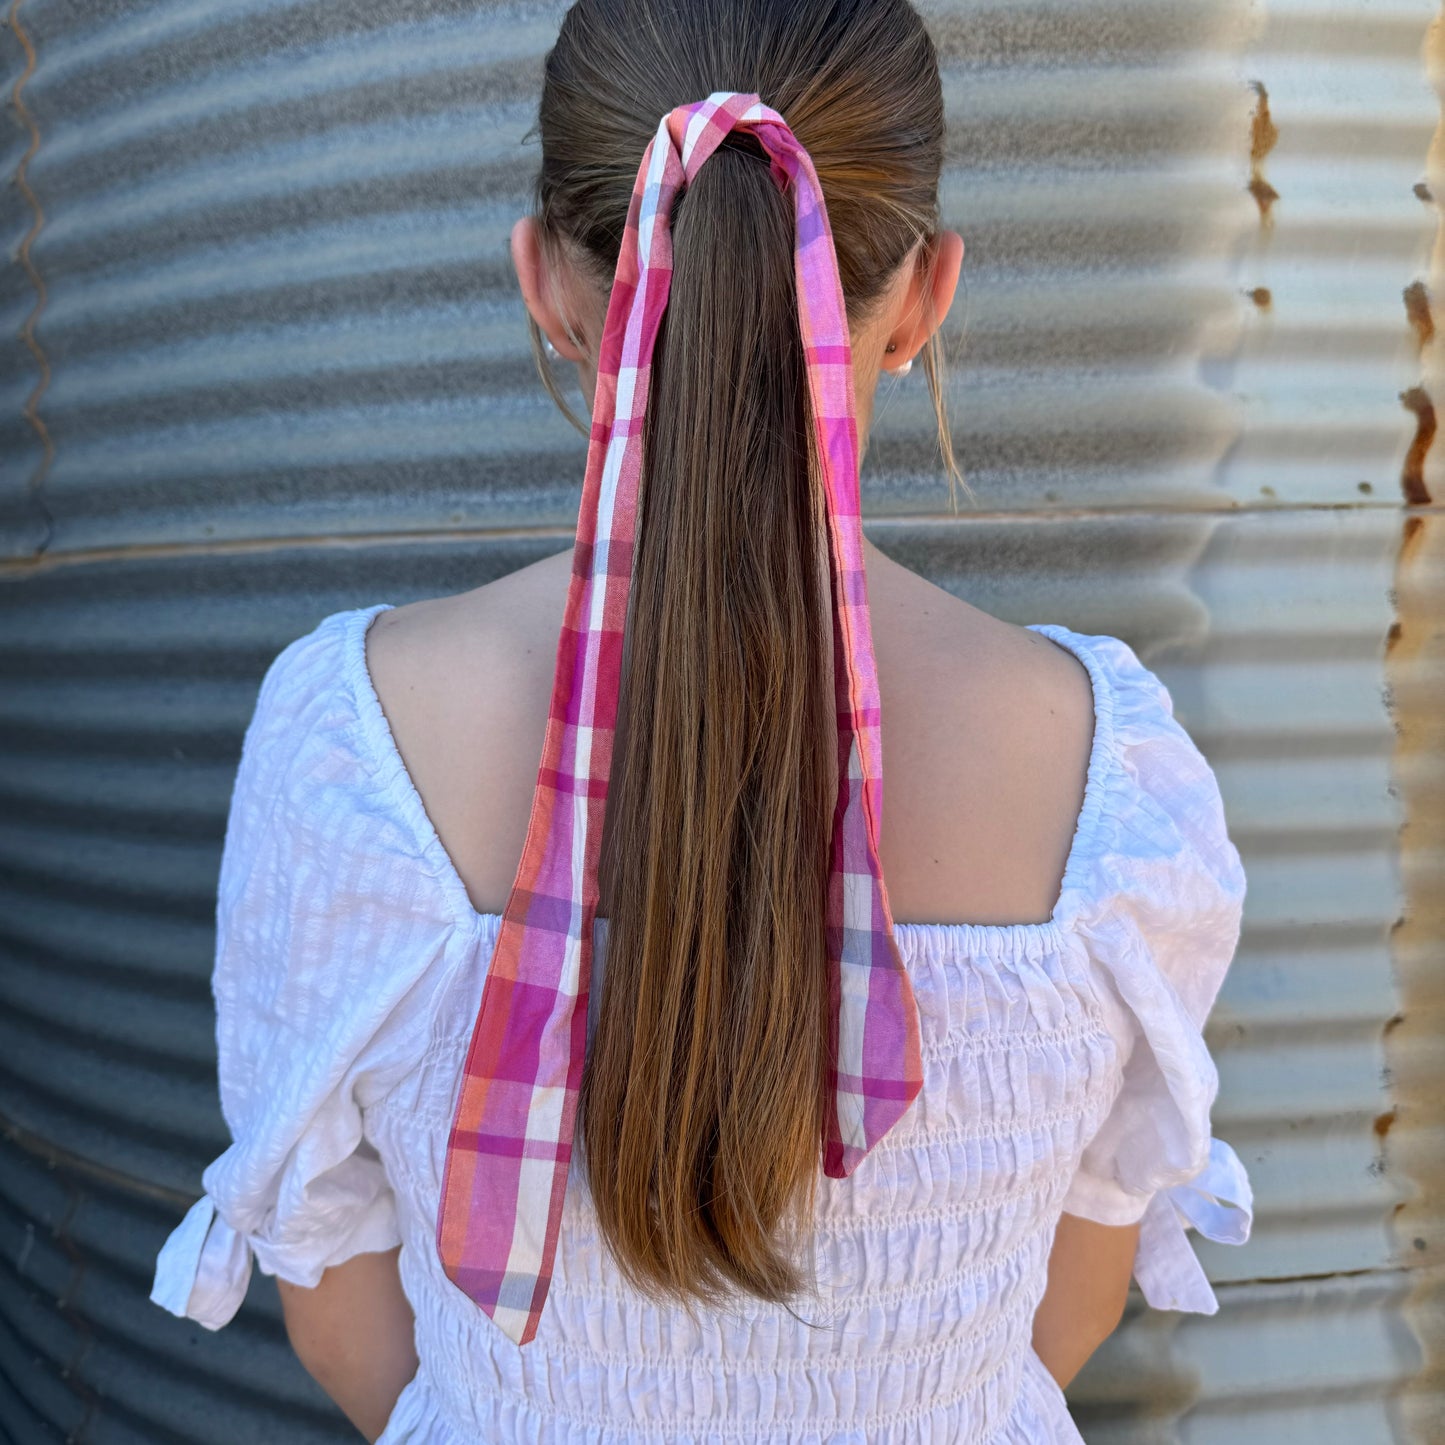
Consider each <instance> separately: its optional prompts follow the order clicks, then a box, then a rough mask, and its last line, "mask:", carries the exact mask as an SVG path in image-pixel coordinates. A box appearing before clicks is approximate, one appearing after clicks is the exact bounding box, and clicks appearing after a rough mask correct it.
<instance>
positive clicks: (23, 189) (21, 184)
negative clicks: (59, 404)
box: [6, 0, 55, 556]
mask: <svg viewBox="0 0 1445 1445" xmlns="http://www.w3.org/2000/svg"><path fill="white" fill-rule="evenodd" d="M6 19H7V20H8V22H9V25H10V28H11V30H13V31H14V32H15V38H16V39H17V40H18V41H19V42H20V48H21V49H22V50H23V51H24V52H25V68H24V70H22V71H21V72H20V75H19V76H18V78H17V79H16V81H15V87H14V89H13V90H12V91H11V92H10V103H11V104H12V105H13V106H14V107H15V114H16V116H17V117H18V118H19V120H20V123H21V125H22V126H24V127H25V130H26V132H27V133H28V134H29V137H30V143H29V145H27V146H26V148H25V153H24V155H22V156H21V157H20V162H19V164H18V165H17V166H16V167H15V176H14V181H15V186H16V189H17V190H19V192H20V194H21V195H22V196H23V197H24V198H25V201H26V203H27V204H28V205H29V206H30V209H31V210H32V212H34V219H33V220H32V221H31V223H30V229H29V230H28V231H27V232H26V233H25V239H24V240H23V241H21V243H20V250H19V251H18V252H17V259H18V260H19V262H20V269H21V270H22V271H24V272H25V275H26V277H27V279H28V280H29V282H30V284H31V285H32V286H33V287H34V288H35V305H34V306H33V307H31V309H30V314H29V315H28V316H27V317H26V318H25V322H24V325H22V326H21V328H20V339H21V340H22V341H23V342H24V343H25V345H26V346H27V347H28V348H29V349H30V354H31V355H32V356H33V357H34V358H35V362H36V365H37V366H38V367H39V369H40V375H39V378H38V379H37V380H36V383H35V386H34V388H33V389H32V390H31V393H30V395H29V396H28V397H27V398H26V401H25V407H24V410H23V413H22V414H23V415H24V417H25V419H26V421H28V422H29V423H30V425H31V427H32V428H33V430H34V432H35V434H36V436H37V437H39V439H40V446H41V456H40V465H39V466H38V467H37V468H36V469H35V474H34V476H32V477H31V478H30V482H29V492H30V496H31V498H32V499H33V500H34V502H35V504H36V506H37V508H38V509H39V512H40V516H41V520H42V522H43V523H44V527H45V530H44V532H43V534H42V535H41V538H40V543H39V545H38V546H37V547H36V549H35V555H36V556H39V555H40V554H42V553H43V552H44V551H45V550H46V548H47V547H49V546H50V539H51V537H52V536H53V535H54V532H55V519H54V517H52V516H51V513H50V508H49V506H48V505H47V504H46V501H45V496H44V487H45V479H46V477H47V476H48V475H49V472H50V467H51V463H52V462H53V461H54V460H55V442H54V440H53V439H52V438H51V435H50V428H49V427H47V426H46V425H45V421H44V419H43V418H42V417H41V415H40V400H41V398H42V397H43V396H44V395H45V393H46V390H47V389H48V388H49V386H50V359H49V357H47V356H46V354H45V348H44V347H43V346H42V345H41V344H40V340H39V338H38V337H37V336H36V334H35V328H36V325H37V324H38V323H39V320H40V316H41V313H42V312H43V311H44V310H45V302H46V299H47V298H46V290H45V278H44V277H43V276H41V274H40V271H39V269H38V268H37V266H36V265H35V260H34V258H33V257H32V256H31V254H30V252H31V248H32V246H34V244H35V238H36V237H37V236H38V235H39V234H40V231H41V229H42V227H43V226H44V225H45V211H44V209H43V208H42V206H41V204H40V198H39V197H38V196H37V195H36V194H35V191H34V188H33V187H32V186H31V184H30V162H31V161H32V160H33V159H34V158H35V154H36V152H37V151H38V150H39V149H40V127H39V126H38V125H37V124H36V121H35V116H34V114H33V113H32V112H31V110H30V107H29V106H28V105H26V104H25V95H24V91H25V87H26V85H27V83H28V82H29V80H30V77H31V76H32V75H34V74H35V46H34V44H33V43H32V42H31V39H30V36H29V35H28V34H26V31H25V27H24V26H23V25H22V24H21V23H20V0H10V13H9V14H8V15H7V16H6Z"/></svg>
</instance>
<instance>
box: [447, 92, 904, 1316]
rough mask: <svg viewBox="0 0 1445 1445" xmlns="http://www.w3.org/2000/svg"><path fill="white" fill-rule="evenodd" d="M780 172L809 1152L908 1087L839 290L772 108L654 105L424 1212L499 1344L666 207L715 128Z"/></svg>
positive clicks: (520, 1255) (799, 163)
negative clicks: (819, 926) (805, 656)
mask: <svg viewBox="0 0 1445 1445" xmlns="http://www.w3.org/2000/svg"><path fill="white" fill-rule="evenodd" d="M734 129H741V130H746V131H750V132H752V133H753V134H754V135H756V136H757V138H758V140H759V141H760V142H761V143H762V145H763V147H764V149H765V150H766V152H767V154H768V156H769V157H770V158H771V161H772V166H771V171H772V175H773V178H774V180H775V181H776V182H777V184H778V186H779V188H780V189H782V190H784V191H787V190H788V189H789V188H790V187H791V189H792V193H793V196H794V201H795V209H796V217H797V230H796V242H795V265H796V275H797V291H798V310H799V318H800V322H801V328H802V337H803V343H804V346H805V349H806V356H807V370H808V385H809V393H810V396H811V400H812V412H813V418H814V424H815V427H816V432H817V452H818V455H819V457H820V459H821V463H822V473H823V475H822V480H823V484H824V487H825V490H826V497H827V518H828V531H829V558H830V570H831V575H832V590H833V644H834V646H833V654H834V678H835V681H836V688H837V717H838V767H839V792H838V808H837V813H836V816H835V819H834V831H833V861H832V873H831V883H830V888H829V898H828V922H827V940H826V942H827V958H828V970H829V994H830V1011H831V1016H832V1017H833V1018H834V1019H836V1026H835V1032H834V1037H833V1039H832V1048H831V1050H830V1083H831V1085H832V1095H833V1098H834V1100H835V1105H834V1107H833V1108H832V1109H831V1110H830V1111H829V1115H828V1119H827V1124H826V1128H825V1132H824V1138H823V1141H822V1143H823V1167H824V1171H825V1173H827V1174H828V1175H830V1176H831V1177H833V1178H843V1177H845V1176H847V1175H848V1174H850V1173H851V1172H852V1171H853V1170H854V1169H855V1168H856V1167H857V1165H858V1163H859V1161H860V1160H861V1159H862V1158H863V1157H864V1156H865V1155H866V1154H867V1153H868V1151H869V1150H870V1149H871V1148H872V1147H873V1146H874V1145H875V1144H876V1143H877V1142H878V1140H879V1139H880V1138H881V1137H882V1136H883V1135H884V1134H886V1133H887V1132H888V1130H889V1129H890V1128H891V1127H892V1126H893V1125H894V1124H895V1123H896V1122H897V1121H898V1119H899V1118H901V1117H902V1115H903V1114H904V1113H905V1112H906V1111H907V1109H908V1107H909V1105H910V1104H911V1103H912V1102H913V1100H914V1098H915V1097H916V1096H917V1094H918V1092H919V1090H920V1089H921V1087H922V1083H923V1067H922V1059H921V1055H920V1049H919V1026H918V1009H917V1004H916V1002H915V1000H914V996H913V990H912V987H911V985H910V984H909V981H908V977H907V975H906V973H905V972H904V969H903V965H902V961H901V959H900V958H899V955H898V950H897V946H896V944H895V942H894V939H893V920H892V917H891V914H890V912H889V908H888V895H887V891H886V889H885V888H884V884H883V877H882V871H881V869H880V867H879V862H878V838H879V830H880V823H881V817H882V806H883V777H882V746H881V736H880V730H879V723H880V719H879V701H878V679H877V674H876V668H875V664H874V657H873V640H872V634H871V629H870V626H869V618H868V596H867V588H866V580H865V577H864V570H863V537H862V529H861V525H860V519H859V496H858V490H859V489H858V462H859V458H858V432H857V425H856V421H855V419H854V414H853V369H852V354H851V351H850V346H849V336H848V324H847V315H846V312H845V310H844V302H843V290H842V285H841V283H840V281H839V278H838V263H837V257H836V255H835V254H834V250H833V236H832V231H831V230H830V228H829V225H828V215H827V211H826V209H825V207H824V204H823V193H822V189H821V187H820V186H819V183H818V177H817V173H816V172H815V171H814V169H813V163H812V161H811V159H810V158H809V156H808V153H807V151H805V150H804V149H803V147H802V146H801V145H800V144H799V143H798V141H797V139H796V137H795V136H794V135H793V132H792V131H791V130H790V129H789V127H788V125H787V123H786V122H785V121H784V120H783V118H782V116H781V115H779V114H778V112H777V111H775V110H773V109H772V108H771V107H769V106H766V105H764V104H763V103H762V101H761V100H760V99H759V97H758V96H756V95H750V94H743V93H738V92H733V91H716V92H714V93H713V94H712V95H710V96H709V97H708V98H707V99H706V100H704V101H697V102H694V103H693V104H690V105H683V106H679V107H677V109H675V110H673V111H672V112H670V113H669V114H668V115H667V116H665V117H664V118H663V120H662V122H661V123H660V124H659V126H658V128H657V133H656V135H655V136H654V137H653V139H652V141H651V142H650V143H649V144H648V147H647V150H646V152H645V153H644V155H643V158H642V165H641V168H640V170H639V172H638V176H637V182H636V185H635V187H634V189H633V193H632V201H631V205H630V207H629V209H628V215H627V229H626V233H625V235H624V237H623V241H622V248H621V254H620V255H619V256H618V260H617V274H616V278H615V280H614V283H613V287H612V294H611V299H610V301H609V304H608V309H607V320H606V326H605V330H604V333H603V338H602V346H601V354H600V357H599V362H598V373H597V393H596V397H595V399H594V402H593V409H592V430H591V437H590V441H589V445H588V453H587V472H586V477H585V480H584V482H583V487H582V504H581V510H580V512H579V515H578V519H577V543H576V551H575V555H574V559H573V570H572V579H571V583H570V587H569V590H568V594H567V608H566V613H565V615H564V619H563V624H562V632H561V635H560V638H559V640H558V645H557V670H556V677H555V681H554V684H553V691H552V707H551V713H550V716H549V719H548V723H547V732H546V737H545V740H544V743H543V750H542V763H541V767H540V769H539V771H538V775H537V790H536V794H535V796H534V798H533V802H532V813H531V820H530V822H529V825H528V830H527V841H526V845H525V847H524V850H523V853H522V860H521V863H520V865H519V867H518V870H517V877H516V880H515V882H514V884H513V886H512V892H511V896H510V897H509V899H508V901H507V906H506V909H505V912H504V913H503V917H502V924H501V930H500V933H499V936H498V939H497V944H496V948H495V951H494V953H493V955H492V959H491V964H490V968H489V971H488V974H487V979H486V984H485V986H484V988H483V991H482V1001H481V1008H480V1010H479V1012H478V1015H477V1021H476V1025H475V1028H474V1030H473V1033H472V1040H471V1046H470V1048H469V1049H468V1051H467V1059H466V1064H465V1067H464V1070H463V1074H462V1081H461V1091H460V1094H459V1096H458V1099H457V1105H456V1112H455V1115H454V1118H453V1121H452V1128H451V1133H450V1135H449V1137H448V1141H447V1154H446V1164H445V1168H444V1171H443V1177H442V1186H441V1204H440V1208H439V1211H438V1215H437V1235H436V1237H437V1248H438V1251H439V1254H440V1257H441V1262H442V1266H443V1268H444V1270H445V1272H446V1274H447V1277H448V1278H449V1279H450V1280H451V1281H452V1282H453V1283H454V1284H455V1285H456V1286H457V1287H458V1288H459V1289H461V1290H462V1291H463V1292H464V1293H465V1294H467V1295H468V1296H469V1297H470V1298H471V1299H473V1300H474V1301H475V1302H476V1303H477V1304H478V1305H480V1306H481V1308H482V1309H483V1310H484V1311H485V1312H486V1313H487V1314H488V1315H489V1316H491V1318H492V1319H493V1320H494V1321H495V1322H496V1324H497V1325H498V1326H499V1327H500V1328H501V1329H502V1330H503V1331H504V1332H505V1333H506V1334H507V1335H508V1336H509V1337H510V1338H512V1339H513V1340H515V1341H517V1343H518V1344H526V1343H527V1342H528V1341H529V1340H531V1339H532V1338H533V1336H534V1335H535V1334H536V1332H537V1324H538V1321H539V1319H540V1317H541V1313H542V1307H543V1304H544V1303H545V1301H546V1298H547V1290H548V1286H549V1285H550V1283H551V1279H552V1267H553V1259H554V1256H555V1254H556V1249H557V1239H558V1233H559V1230H560V1226H561V1216H562V1200H563V1196H564V1194H565V1192H566V1188H567V1174H568V1169H569V1166H570V1163H571V1158H572V1139H573V1124H574V1119H575V1116H576V1109H577V1093H578V1088H579V1086H580V1084H581V1081H582V1066H583V1062H584V1053H585V1047H586V1029H587V994H588V989H589V986H590V981H591V975H592V930H593V921H594V918H595V915H596V907H597V897H598V892H597V865H598V860H599V850H600V840H601V836H602V822H603V816H604V812H605V809H606V806H607V781H608V775H609V772H610V768H611V762H612V746H613V728H614V725H615V721H616V714H617V700H618V689H619V681H620V671H621V663H622V640H623V627H624V623H625V619H626V617H627V608H628V595H629V591H630V586H631V578H632V559H633V538H634V527H635V525H636V516H637V490H638V476H639V472H640V469H641V450H642V433H643V419H644V416H645V412H646V407H647V396H648V390H649V383H650V380H651V360H652V351H653V342H654V340H655V339H656V336H657V330H658V325H659V323H660V321H661V319H662V316H663V313H664V311H665V310H666V308H667V298H668V289H669V286H670V283H671V280H672V241H671V236H670V234H669V229H668V218H669V216H670V215H671V213H672V205H673V202H674V200H675V198H676V196H677V194H678V192H679V190H680V189H681V188H682V187H684V186H685V185H686V184H687V182H688V181H689V180H690V179H691V178H692V177H693V176H694V175H696V173H697V171H698V168H699V167H700V166H702V165H703V164H704V163H705V162H706V161H707V159H708V157H709V156H710V155H712V153H713V152H714V151H715V150H716V149H717V147H718V145H719V143H720V142H721V141H722V140H723V138H724V137H725V136H726V135H727V134H728V133H729V132H730V131H732V130H734Z"/></svg>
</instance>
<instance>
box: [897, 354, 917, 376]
mask: <svg viewBox="0 0 1445 1445" xmlns="http://www.w3.org/2000/svg"><path fill="white" fill-rule="evenodd" d="M912 370H913V358H912V357H911V356H910V357H909V358H908V360H907V361H905V362H904V363H903V365H902V366H899V367H895V368H894V371H893V374H894V376H907V375H908V373H909V372H910V371H912Z"/></svg>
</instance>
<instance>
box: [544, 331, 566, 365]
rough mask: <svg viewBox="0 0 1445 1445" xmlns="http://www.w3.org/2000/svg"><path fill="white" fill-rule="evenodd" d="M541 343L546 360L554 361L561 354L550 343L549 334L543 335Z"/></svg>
mask: <svg viewBox="0 0 1445 1445" xmlns="http://www.w3.org/2000/svg"><path fill="white" fill-rule="evenodd" d="M542 344H543V346H545V348H546V350H547V360H548V361H556V359H557V358H558V357H559V356H560V355H561V354H562V353H561V352H560V351H558V350H557V348H556V347H555V346H553V345H552V338H551V337H550V336H545V337H543V338H542Z"/></svg>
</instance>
